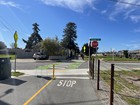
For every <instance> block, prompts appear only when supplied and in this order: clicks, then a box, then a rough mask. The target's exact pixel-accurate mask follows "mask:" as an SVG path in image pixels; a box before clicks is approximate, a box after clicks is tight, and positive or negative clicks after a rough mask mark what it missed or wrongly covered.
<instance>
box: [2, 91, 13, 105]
mask: <svg viewBox="0 0 140 105" xmlns="http://www.w3.org/2000/svg"><path fill="white" fill-rule="evenodd" d="M13 91H14V89H8V90H6V91H5V92H4V94H3V95H1V96H0V98H2V97H4V96H6V95H7V94H10V93H13ZM0 105H3V104H0Z"/></svg>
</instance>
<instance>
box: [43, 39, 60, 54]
mask: <svg viewBox="0 0 140 105" xmlns="http://www.w3.org/2000/svg"><path fill="white" fill-rule="evenodd" d="M41 49H42V50H43V51H45V52H46V54H47V55H49V56H53V55H60V52H61V49H62V47H61V46H60V42H59V41H58V39H57V38H54V39H51V38H46V39H45V40H44V41H42V42H41Z"/></svg>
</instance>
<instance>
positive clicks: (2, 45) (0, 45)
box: [0, 41, 7, 49]
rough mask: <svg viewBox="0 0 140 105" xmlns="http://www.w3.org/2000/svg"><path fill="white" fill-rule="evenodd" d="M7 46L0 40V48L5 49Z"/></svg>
mask: <svg viewBox="0 0 140 105" xmlns="http://www.w3.org/2000/svg"><path fill="white" fill-rule="evenodd" d="M6 47H7V46H6V45H5V44H4V42H2V41H0V49H5V48H6Z"/></svg>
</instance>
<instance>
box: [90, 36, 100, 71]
mask: <svg viewBox="0 0 140 105" xmlns="http://www.w3.org/2000/svg"><path fill="white" fill-rule="evenodd" d="M91 41H92V47H93V48H96V61H95V62H97V47H98V41H101V38H90V39H89V42H90V43H89V72H90V59H91V56H90V55H91V54H90V46H91Z"/></svg>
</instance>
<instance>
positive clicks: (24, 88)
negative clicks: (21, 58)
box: [0, 76, 51, 105]
mask: <svg viewBox="0 0 140 105" xmlns="http://www.w3.org/2000/svg"><path fill="white" fill-rule="evenodd" d="M50 79H51V78H50V77H43V78H40V76H24V77H18V78H10V79H7V80H2V81H0V105H23V103H24V102H25V101H27V100H28V99H29V98H30V97H31V96H32V95H33V94H34V93H36V92H37V91H38V90H39V89H40V88H41V87H42V86H43V85H44V84H46V82H48V80H50Z"/></svg>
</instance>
